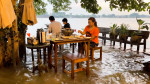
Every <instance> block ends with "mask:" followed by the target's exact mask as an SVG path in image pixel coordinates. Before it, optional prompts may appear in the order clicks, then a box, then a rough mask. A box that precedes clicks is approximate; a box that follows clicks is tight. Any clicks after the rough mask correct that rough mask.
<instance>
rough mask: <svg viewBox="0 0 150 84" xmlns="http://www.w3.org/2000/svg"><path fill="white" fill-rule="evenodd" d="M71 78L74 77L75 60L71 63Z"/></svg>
mask: <svg viewBox="0 0 150 84" xmlns="http://www.w3.org/2000/svg"><path fill="white" fill-rule="evenodd" d="M71 78H72V79H74V61H72V63H71Z"/></svg>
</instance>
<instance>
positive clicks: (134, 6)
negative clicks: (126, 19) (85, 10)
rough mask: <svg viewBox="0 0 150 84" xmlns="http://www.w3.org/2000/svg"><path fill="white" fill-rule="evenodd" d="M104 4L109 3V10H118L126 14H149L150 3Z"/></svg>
mask: <svg viewBox="0 0 150 84" xmlns="http://www.w3.org/2000/svg"><path fill="white" fill-rule="evenodd" d="M105 1H106V2H110V8H111V10H113V9H118V10H119V11H123V10H124V11H125V10H127V11H128V12H129V11H130V10H135V11H138V12H141V11H149V14H150V2H148V3H146V2H144V1H143V0H105Z"/></svg>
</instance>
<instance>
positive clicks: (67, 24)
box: [62, 18, 71, 29]
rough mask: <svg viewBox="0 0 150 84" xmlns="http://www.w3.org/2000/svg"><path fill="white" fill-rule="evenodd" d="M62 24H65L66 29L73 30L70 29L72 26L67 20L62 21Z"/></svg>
mask: <svg viewBox="0 0 150 84" xmlns="http://www.w3.org/2000/svg"><path fill="white" fill-rule="evenodd" d="M62 22H63V24H64V29H70V28H71V27H70V24H69V23H68V20H67V18H64V19H63V20H62Z"/></svg>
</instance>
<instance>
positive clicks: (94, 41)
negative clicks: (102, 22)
mask: <svg viewBox="0 0 150 84" xmlns="http://www.w3.org/2000/svg"><path fill="white" fill-rule="evenodd" d="M88 24H89V25H87V26H86V27H85V29H84V31H83V32H82V31H81V30H79V31H78V33H81V34H82V35H85V34H86V36H87V37H91V42H90V46H91V47H95V46H98V44H99V41H98V35H99V29H98V27H97V22H96V19H95V18H94V17H90V18H89V19H88Z"/></svg>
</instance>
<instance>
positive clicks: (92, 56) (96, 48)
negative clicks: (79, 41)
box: [90, 46, 102, 62]
mask: <svg viewBox="0 0 150 84" xmlns="http://www.w3.org/2000/svg"><path fill="white" fill-rule="evenodd" d="M90 50H91V60H92V62H94V61H95V60H100V61H102V46H100V47H94V48H92V47H91V48H90ZM94 50H100V58H98V59H95V58H94Z"/></svg>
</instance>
